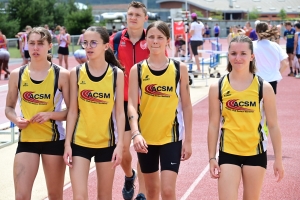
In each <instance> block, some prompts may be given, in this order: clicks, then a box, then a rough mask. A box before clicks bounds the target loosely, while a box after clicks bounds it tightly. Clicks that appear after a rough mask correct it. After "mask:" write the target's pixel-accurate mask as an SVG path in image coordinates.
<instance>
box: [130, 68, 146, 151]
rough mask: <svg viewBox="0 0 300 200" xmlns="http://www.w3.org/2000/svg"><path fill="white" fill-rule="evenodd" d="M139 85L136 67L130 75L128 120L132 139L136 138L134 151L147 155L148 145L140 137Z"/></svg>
mask: <svg viewBox="0 0 300 200" xmlns="http://www.w3.org/2000/svg"><path fill="white" fill-rule="evenodd" d="M138 90H139V84H138V74H137V65H134V66H133V67H132V68H131V70H130V74H129V91H128V94H129V95H128V118H129V123H130V128H131V131H132V132H131V137H132V136H134V139H133V146H134V150H135V151H137V152H140V153H147V152H148V150H147V147H148V146H147V144H146V141H145V139H144V138H143V136H142V135H140V134H139V133H140V131H139V126H138V99H139V93H138Z"/></svg>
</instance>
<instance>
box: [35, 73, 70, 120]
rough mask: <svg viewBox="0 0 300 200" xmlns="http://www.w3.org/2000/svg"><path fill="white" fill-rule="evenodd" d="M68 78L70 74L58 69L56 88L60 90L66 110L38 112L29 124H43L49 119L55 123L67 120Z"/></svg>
mask: <svg viewBox="0 0 300 200" xmlns="http://www.w3.org/2000/svg"><path fill="white" fill-rule="evenodd" d="M69 76H70V73H69V71H68V70H66V69H64V68H60V74H59V80H58V86H59V89H61V91H62V94H63V98H64V101H65V103H66V107H67V108H66V109H64V110H62V111H53V112H40V113H37V114H36V115H34V116H33V117H32V118H31V119H30V122H37V123H44V122H45V121H48V120H50V119H52V120H57V121H64V120H66V119H67V113H68V107H69V99H70V97H69Z"/></svg>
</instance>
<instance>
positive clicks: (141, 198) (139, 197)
mask: <svg viewBox="0 0 300 200" xmlns="http://www.w3.org/2000/svg"><path fill="white" fill-rule="evenodd" d="M134 200H146V197H145V195H144V194H143V193H139V194H138V195H137V196H136V198H135V199H134Z"/></svg>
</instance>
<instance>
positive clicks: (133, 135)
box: [131, 132, 141, 140]
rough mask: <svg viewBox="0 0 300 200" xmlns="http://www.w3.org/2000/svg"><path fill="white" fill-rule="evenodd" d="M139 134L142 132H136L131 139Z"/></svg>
mask: <svg viewBox="0 0 300 200" xmlns="http://www.w3.org/2000/svg"><path fill="white" fill-rule="evenodd" d="M138 135H141V133H140V132H137V133H136V134H134V135H133V136H132V137H131V139H132V140H133V139H134V138H135V137H136V136H138Z"/></svg>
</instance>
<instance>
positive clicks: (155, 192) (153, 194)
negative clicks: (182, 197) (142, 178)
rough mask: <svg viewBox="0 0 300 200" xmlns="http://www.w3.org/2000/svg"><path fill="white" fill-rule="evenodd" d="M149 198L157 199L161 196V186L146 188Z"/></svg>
mask: <svg viewBox="0 0 300 200" xmlns="http://www.w3.org/2000/svg"><path fill="white" fill-rule="evenodd" d="M146 192H147V198H149V199H155V198H157V197H158V196H159V186H157V187H149V188H146Z"/></svg>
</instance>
